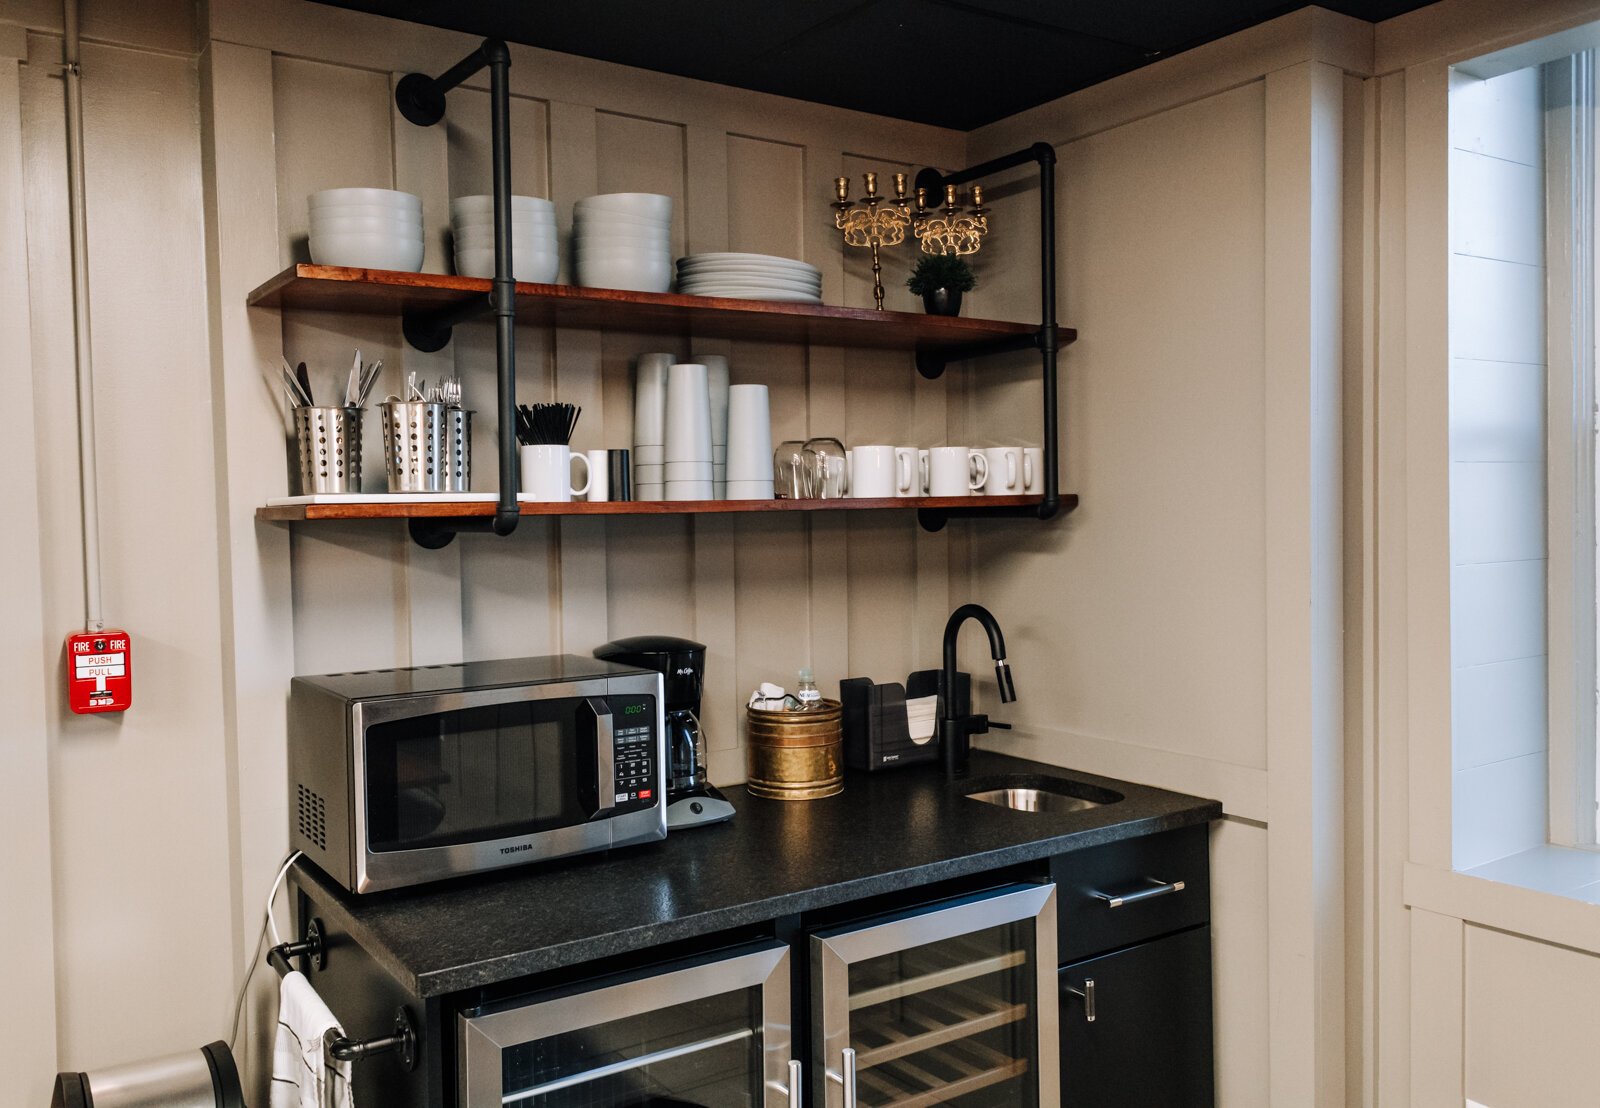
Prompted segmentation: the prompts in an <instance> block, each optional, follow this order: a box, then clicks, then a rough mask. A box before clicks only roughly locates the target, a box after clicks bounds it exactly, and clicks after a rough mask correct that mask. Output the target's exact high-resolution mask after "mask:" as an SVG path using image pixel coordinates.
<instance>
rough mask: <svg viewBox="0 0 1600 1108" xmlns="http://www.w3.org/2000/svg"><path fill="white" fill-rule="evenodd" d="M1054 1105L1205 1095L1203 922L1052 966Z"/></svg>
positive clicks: (1163, 1104)
mask: <svg viewBox="0 0 1600 1108" xmlns="http://www.w3.org/2000/svg"><path fill="white" fill-rule="evenodd" d="M1058 983H1059V986H1060V1001H1061V1009H1060V1011H1061V1094H1062V1095H1061V1103H1062V1104H1063V1105H1084V1106H1090V1105H1093V1106H1096V1108H1115V1106H1117V1105H1127V1106H1128V1108H1206V1106H1208V1105H1210V1104H1211V1103H1212V1098H1213V1081H1212V1059H1211V928H1210V927H1209V926H1201V927H1196V928H1193V929H1192V930H1189V931H1180V932H1178V933H1177V934H1175V935H1168V936H1166V937H1165V938H1160V939H1155V940H1152V941H1151V942H1147V943H1140V944H1139V945H1138V946H1132V947H1128V948H1127V949H1126V950H1119V951H1116V952H1114V953H1112V954H1102V955H1099V956H1098V957H1095V958H1086V959H1084V960H1083V961H1081V962H1075V963H1073V964H1072V965H1070V966H1065V967H1063V968H1062V969H1061V971H1060V974H1059V981H1058Z"/></svg>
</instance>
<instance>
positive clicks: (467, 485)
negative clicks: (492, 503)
mask: <svg viewBox="0 0 1600 1108" xmlns="http://www.w3.org/2000/svg"><path fill="white" fill-rule="evenodd" d="M440 452H441V454H442V455H443V461H444V477H443V479H442V484H441V486H440V487H441V488H442V489H443V490H444V491H445V492H471V491H472V413H471V412H469V411H467V410H466V409H464V408H446V409H445V412H444V437H443V438H442V439H441V440H440Z"/></svg>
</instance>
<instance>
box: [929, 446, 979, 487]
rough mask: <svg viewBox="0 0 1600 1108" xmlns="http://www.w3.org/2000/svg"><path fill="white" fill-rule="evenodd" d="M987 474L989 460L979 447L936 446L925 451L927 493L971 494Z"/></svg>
mask: <svg viewBox="0 0 1600 1108" xmlns="http://www.w3.org/2000/svg"><path fill="white" fill-rule="evenodd" d="M988 478H989V460H988V459H987V458H985V457H984V456H983V452H982V451H981V450H969V449H967V448H966V447H965V446H936V447H934V448H933V449H932V450H930V451H928V495H929V496H971V495H972V494H973V493H974V492H976V491H977V490H978V489H981V488H983V483H984V482H985V481H987V480H988Z"/></svg>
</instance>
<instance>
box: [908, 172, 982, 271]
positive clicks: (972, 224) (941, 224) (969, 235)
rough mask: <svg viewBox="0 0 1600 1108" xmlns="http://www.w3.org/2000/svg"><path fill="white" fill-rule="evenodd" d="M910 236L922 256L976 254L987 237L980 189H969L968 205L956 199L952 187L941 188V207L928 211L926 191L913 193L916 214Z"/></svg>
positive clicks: (954, 188) (921, 190)
mask: <svg viewBox="0 0 1600 1108" xmlns="http://www.w3.org/2000/svg"><path fill="white" fill-rule="evenodd" d="M911 233H912V234H914V235H915V236H916V237H917V241H918V242H919V243H921V244H922V252H923V253H924V254H976V253H977V252H978V251H979V250H980V249H981V248H982V246H983V236H984V235H986V234H988V233H989V209H988V208H985V207H984V206H983V186H982V185H973V186H972V205H971V206H970V207H965V206H963V205H962V204H960V203H959V202H958V201H957V199H956V186H954V185H946V186H945V187H944V207H943V208H937V207H936V208H929V207H928V190H927V189H922V188H919V189H918V190H917V211H916V215H915V216H914V217H913V218H912V223H911Z"/></svg>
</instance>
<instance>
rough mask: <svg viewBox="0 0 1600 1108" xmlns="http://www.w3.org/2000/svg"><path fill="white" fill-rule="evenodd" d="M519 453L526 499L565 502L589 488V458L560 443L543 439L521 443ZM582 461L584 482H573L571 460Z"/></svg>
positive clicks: (523, 493)
mask: <svg viewBox="0 0 1600 1108" xmlns="http://www.w3.org/2000/svg"><path fill="white" fill-rule="evenodd" d="M521 456H522V496H523V498H524V499H527V500H537V501H543V502H545V503H551V504H564V503H566V502H567V501H569V500H571V499H572V498H573V497H574V496H582V495H583V494H584V493H586V492H588V491H589V478H590V477H591V474H590V472H589V459H588V458H586V457H585V456H584V455H582V454H574V453H573V452H572V448H571V447H569V446H565V445H562V444H551V443H542V444H539V445H535V446H524V447H523V448H522V451H521ZM573 462H581V463H582V464H583V484H582V485H574V484H573V483H572V463H573Z"/></svg>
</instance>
